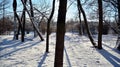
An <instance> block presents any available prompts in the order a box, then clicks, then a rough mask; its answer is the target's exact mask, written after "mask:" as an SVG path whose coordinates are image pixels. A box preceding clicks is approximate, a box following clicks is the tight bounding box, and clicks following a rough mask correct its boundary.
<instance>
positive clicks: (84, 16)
mask: <svg viewBox="0 0 120 67" xmlns="http://www.w3.org/2000/svg"><path fill="white" fill-rule="evenodd" d="M77 3H78V5H79V9H80V10H81V13H82V15H83V18H84V22H85V26H86V30H87V33H88V37H89V39H90V41H91V43H92V44H93V46H94V47H96V44H95V42H94V40H93V38H92V34H91V32H90V31H89V27H88V23H87V18H86V14H85V11H84V10H83V8H82V5H81V2H80V0H77Z"/></svg>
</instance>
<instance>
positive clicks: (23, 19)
mask: <svg viewBox="0 0 120 67" xmlns="http://www.w3.org/2000/svg"><path fill="white" fill-rule="evenodd" d="M26 2H27V0H24V3H25V5H26ZM25 11H26V9H25V7H23V17H22V22H23V25H22V26H23V28H22V29H23V30H22V32H21V35H22V36H21V40H22V42H24V36H25V23H26V14H25Z"/></svg>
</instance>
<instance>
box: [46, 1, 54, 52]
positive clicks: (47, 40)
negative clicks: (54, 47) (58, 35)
mask: <svg viewBox="0 0 120 67" xmlns="http://www.w3.org/2000/svg"><path fill="white" fill-rule="evenodd" d="M54 10H55V0H53V5H52V12H51V15H50V17H49V19H48V22H47V37H46V52H49V35H50V22H51V19H52V17H53V15H54Z"/></svg>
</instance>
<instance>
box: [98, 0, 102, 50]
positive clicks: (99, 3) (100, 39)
mask: <svg viewBox="0 0 120 67" xmlns="http://www.w3.org/2000/svg"><path fill="white" fill-rule="evenodd" d="M98 8H99V28H98V30H99V33H98V49H102V29H103V11H102V0H98Z"/></svg>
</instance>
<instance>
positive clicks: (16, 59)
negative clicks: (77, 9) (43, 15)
mask: <svg viewBox="0 0 120 67" xmlns="http://www.w3.org/2000/svg"><path fill="white" fill-rule="evenodd" d="M43 36H44V38H45V35H43ZM55 39H56V34H55V33H52V34H51V35H50V52H49V53H45V46H46V43H45V41H40V39H39V37H36V38H33V36H32V35H27V36H26V40H25V42H23V43H22V42H21V41H20V40H12V35H10V36H7V35H5V36H0V67H54V54H55V42H56V41H55ZM94 39H97V36H94ZM116 39H117V36H114V35H103V40H104V41H103V49H102V50H98V49H95V48H93V46H92V44H91V43H90V41H89V39H88V38H87V37H86V36H78V35H77V33H66V35H65V49H64V62H63V63H64V67H120V51H118V50H116V49H115V48H114V47H115V44H116ZM96 42H97V40H96Z"/></svg>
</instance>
